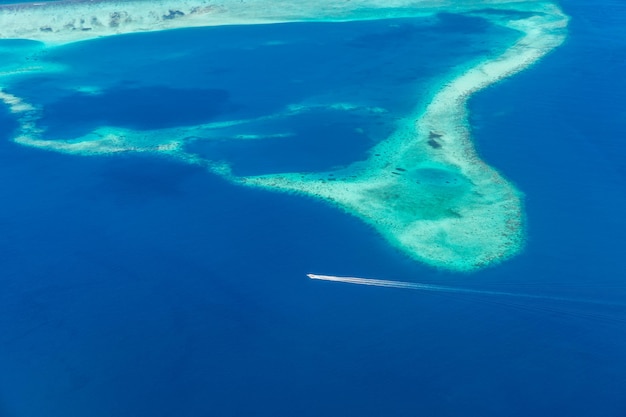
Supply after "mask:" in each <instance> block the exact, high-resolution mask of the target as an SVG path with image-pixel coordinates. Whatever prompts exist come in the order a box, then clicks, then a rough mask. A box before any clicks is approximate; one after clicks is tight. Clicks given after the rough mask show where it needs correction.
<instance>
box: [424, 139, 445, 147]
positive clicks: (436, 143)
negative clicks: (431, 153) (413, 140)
mask: <svg viewBox="0 0 626 417" xmlns="http://www.w3.org/2000/svg"><path fill="white" fill-rule="evenodd" d="M426 143H428V144H429V145H430V147H431V148H434V149H439V148H441V144H440V143H439V142H437V141H436V140H434V139H428V142H426Z"/></svg>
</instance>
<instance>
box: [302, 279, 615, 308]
mask: <svg viewBox="0 0 626 417" xmlns="http://www.w3.org/2000/svg"><path fill="white" fill-rule="evenodd" d="M306 275H307V277H309V278H310V279H314V280H319V281H331V282H343V283H346V284H356V285H368V286H372V287H386V288H400V289H407V290H418V291H430V292H445V293H453V294H474V295H494V296H504V297H515V298H529V299H535V300H551V301H565V302H570V303H582V304H595V305H604V306H615V307H626V304H623V303H614V302H610V301H599V300H588V299H583V298H570V297H559V296H552V295H538V294H527V293H517V292H508V291H491V290H475V289H471V288H461V287H448V286H445V285H434V284H420V283H418V282H403V281H390V280H385V279H372V278H357V277H338V276H335V275H318V274H306Z"/></svg>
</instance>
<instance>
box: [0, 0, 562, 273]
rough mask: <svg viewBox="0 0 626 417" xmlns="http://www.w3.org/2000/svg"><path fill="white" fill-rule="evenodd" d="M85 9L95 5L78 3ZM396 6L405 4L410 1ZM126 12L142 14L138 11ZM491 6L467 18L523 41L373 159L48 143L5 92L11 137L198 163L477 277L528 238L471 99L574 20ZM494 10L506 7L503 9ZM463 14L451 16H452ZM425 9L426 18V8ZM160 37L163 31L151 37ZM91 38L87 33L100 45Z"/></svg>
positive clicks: (438, 91)
mask: <svg viewBox="0 0 626 417" xmlns="http://www.w3.org/2000/svg"><path fill="white" fill-rule="evenodd" d="M169 1H170V0H167V1H166V0H161V1H159V5H161V6H162V5H163V4H169ZM407 1H408V0H407ZM202 2H203V1H202V0H200V1H187V2H185V1H183V2H179V3H185V4H189V3H194V4H198V3H202ZM325 2H326V0H324V1H321V2H320V3H325ZM79 3H80V4H86V3H91V2H89V1H80V2H78V3H76V4H79ZM253 3H254V2H253ZM357 3H358V2H353V3H352V4H351V7H352V9H351V10H352V11H353V12H354V10H355V9H358V7H355V6H354V5H355V4H357ZM371 3H376V1H375V0H369V1H368V0H366V1H363V2H361V3H358V4H361V5H362V4H371ZM396 3H403V0H398V1H396ZM431 3H432V2H431ZM440 3H441V2H440ZM64 4H65V5H67V2H64ZM98 4H104V3H100V2H98ZM106 4H118V3H117V2H112V3H106ZM128 4H131V5H135V6H137V3H136V2H129V3H128ZM485 4H489V5H491V3H481V6H482V9H481V7H476V8H475V9H476V10H474V12H467V13H469V14H470V15H476V16H480V17H483V18H485V19H487V20H489V21H490V22H492V23H493V24H496V25H500V26H503V27H506V28H508V29H512V30H516V31H518V32H520V33H521V34H522V36H521V38H520V39H519V40H518V41H517V42H516V43H515V44H514V45H512V46H509V47H506V48H504V49H503V51H502V52H501V53H499V54H498V55H497V56H491V57H489V58H487V59H484V60H482V61H480V62H478V63H476V64H474V65H471V66H468V67H467V68H464V69H463V71H461V72H460V73H459V74H452V76H451V77H450V79H449V81H448V82H445V83H443V84H442V85H438V86H436V88H434V90H433V93H432V96H431V99H430V100H427V102H428V103H429V104H427V105H426V106H425V108H424V109H420V110H419V111H417V110H416V113H414V114H413V115H411V116H410V117H408V118H407V119H406V120H405V122H404V123H403V124H402V125H400V126H399V127H398V129H397V131H396V132H395V133H394V134H392V136H391V137H389V138H387V139H384V140H383V141H381V142H380V143H379V144H377V145H376V146H374V148H373V149H372V150H371V151H370V157H369V158H368V159H367V160H365V161H358V162H355V163H353V164H351V165H349V166H348V167H346V168H343V169H340V170H337V171H332V172H321V173H286V174H274V175H261V176H254V177H237V176H234V175H233V174H232V173H231V172H230V168H229V167H228V165H226V164H224V163H216V162H214V161H208V160H204V159H201V158H199V157H198V156H196V155H193V154H189V153H186V152H185V151H184V145H185V143H186V141H188V140H189V136H190V132H196V133H197V132H200V133H202V132H203V129H204V131H205V132H208V131H210V126H208V125H198V126H194V127H186V128H175V129H169V130H161V131H158V130H157V131H150V132H148V133H147V132H133V131H130V130H127V129H126V130H124V129H119V128H115V127H106V126H103V127H101V128H99V129H97V130H96V131H94V132H92V133H90V134H88V135H86V136H83V137H81V138H74V139H69V140H54V141H50V140H43V139H41V137H40V136H41V133H42V131H41V130H40V129H39V128H38V127H37V125H36V123H37V120H38V118H39V112H40V110H39V109H37V108H35V107H33V106H31V105H30V104H28V103H25V102H23V101H22V100H21V99H20V98H19V97H16V96H13V95H11V94H8V93H5V92H3V91H2V89H1V88H0V100H2V101H4V102H5V103H6V104H7V105H8V106H9V108H10V109H11V110H12V112H13V113H14V114H16V116H17V119H18V122H19V124H20V128H19V133H18V134H17V136H16V137H15V138H14V141H15V142H16V143H20V144H22V145H25V146H31V147H37V148H41V149H47V150H54V151H57V152H64V153H71V154H78V155H104V154H115V153H119V152H149V153H153V154H160V155H166V156H170V157H174V158H177V159H180V160H183V161H185V162H187V163H191V164H199V165H202V166H205V167H206V168H207V169H209V170H210V171H212V172H213V173H215V174H218V175H220V176H222V177H224V178H226V179H228V180H229V181H231V182H233V183H235V184H240V185H246V186H252V187H257V188H264V189H268V190H273V191H283V192H285V191H286V192H292V193H296V194H300V195H309V196H312V197H315V198H319V199H322V200H325V201H327V202H329V203H331V204H332V205H334V206H335V207H337V208H340V209H341V210H343V211H344V212H347V213H349V214H351V215H354V216H356V217H358V218H360V219H361V220H363V221H364V222H365V223H367V224H369V225H370V226H372V227H374V228H375V229H376V230H377V231H378V233H380V234H381V235H382V236H383V237H384V238H385V239H386V240H387V241H388V242H389V243H390V244H391V245H393V246H394V247H396V248H398V249H400V250H402V251H403V252H404V253H406V254H407V255H408V256H409V257H411V258H413V259H415V260H418V261H420V262H423V263H426V264H429V265H431V266H434V267H437V268H444V269H448V270H454V271H472V270H476V269H480V268H483V267H486V266H489V265H493V264H497V263H499V262H502V261H503V260H505V259H508V258H510V257H511V256H513V255H515V254H517V253H519V252H520V251H521V249H522V247H523V245H524V240H525V233H524V224H523V223H524V213H523V204H522V199H521V193H520V192H519V191H518V190H517V189H515V187H514V186H513V185H511V184H510V183H509V182H507V180H506V179H505V178H504V177H503V176H502V175H500V173H499V172H498V171H497V170H495V169H493V168H491V167H490V166H488V165H487V164H486V163H485V162H483V161H482V160H481V159H480V158H479V156H478V155H477V153H476V151H475V149H474V146H473V143H472V141H471V132H470V127H469V125H468V120H467V119H468V112H467V101H468V99H469V98H470V97H471V96H472V95H473V94H474V93H476V92H478V91H480V90H482V89H484V88H486V87H488V86H491V85H493V84H495V83H497V82H498V81H500V80H501V79H504V78H507V77H509V76H511V75H514V74H516V73H518V72H520V71H523V70H524V69H526V68H528V67H530V66H532V65H533V64H535V63H536V62H537V61H539V60H540V59H541V58H542V57H544V56H545V55H546V54H548V53H549V52H550V51H552V50H553V49H555V48H556V47H558V46H559V45H560V44H561V43H562V42H563V41H564V40H565V38H566V26H567V21H568V18H567V16H565V15H564V14H563V13H562V12H561V10H560V9H559V8H558V7H557V6H556V5H554V4H552V3H545V2H539V3H538V2H513V3H507V4H506V10H511V9H512V10H513V11H519V12H522V13H529V15H526V16H525V17H523V18H522V17H520V18H517V19H515V18H511V16H508V15H506V13H502V14H501V15H500V14H499V13H498V12H497V10H498V9H492V8H490V9H489V10H490V11H489V12H487V11H485V10H484V7H485ZM248 5H249V4H248ZM495 5H496V6H497V5H500V6H502V5H501V4H500V3H496V4H495ZM444 9H445V8H444ZM458 9H459V7H455V8H454V10H455V11H456V10H458ZM39 10H41V9H39ZM419 10H420V11H419V13H424V10H425V9H419ZM481 10H482V12H481ZM493 10H496V12H493ZM440 11H441V10H440ZM444 11H446V10H444ZM231 12H232V11H231ZM345 12H346V10H345V9H341V11H340V12H339V11H337V10H335V11H333V13H334V14H335V15H337V16H338V15H341V14H342V13H343V16H344V17H346V16H347V14H346V13H345ZM393 13H398V11H395V10H394V11H393ZM402 13H404V14H406V13H416V11H415V10H413V9H412V10H411V11H402V12H401V13H400V14H402ZM304 14H306V13H304ZM318 15H319V11H318ZM380 16H384V17H387V16H388V13H387V12H385V13H379V17H378V18H384V17H380ZM318 17H319V16H318ZM209 20H210V19H209ZM311 20H314V19H311ZM292 21H309V19H308V18H299V20H298V19H296V20H292ZM1 22H2V9H1V8H0V23H1ZM180 22H182V19H181V20H180V21H179V22H178V23H180ZM178 23H177V24H178ZM256 23H259V21H256V22H252V20H251V21H249V22H248V23H247V24H256ZM222 24H230V23H228V22H227V23H222ZM199 26H200V25H199ZM205 26H206V25H205ZM185 27H189V26H185ZM132 28H133V26H128V27H127V29H132ZM163 29H164V28H161V27H160V26H159V27H157V28H156V29H152V30H163ZM139 31H143V30H139ZM70 33H74V32H72V31H70ZM108 34H109V35H112V34H115V33H108ZM74 35H75V33H74ZM92 35H93V33H90V34H89V36H91V37H92V38H93V37H94V36H92ZM2 36H3V34H2V33H0V37H2ZM81 36H82V35H81ZM98 36H99V35H98ZM52 38H53V39H54V40H55V41H54V42H50V44H55V42H56V41H58V40H59V39H60V38H59V37H58V36H56V35H55V36H52ZM81 39H82V38H80V39H75V40H73V41H71V42H74V41H77V40H81ZM1 80H2V78H1V77H0V81H1ZM237 123H246V121H237ZM394 166H395V167H402V168H400V171H398V172H395V173H393V172H392V174H394V175H390V170H391V169H390V167H394ZM329 175H332V176H333V180H332V181H330V180H327V179H328V176H329Z"/></svg>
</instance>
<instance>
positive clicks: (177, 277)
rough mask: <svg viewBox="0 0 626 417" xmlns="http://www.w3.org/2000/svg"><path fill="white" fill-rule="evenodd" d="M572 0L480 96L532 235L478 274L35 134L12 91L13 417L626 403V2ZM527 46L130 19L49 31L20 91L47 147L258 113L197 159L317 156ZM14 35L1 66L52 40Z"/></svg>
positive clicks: (315, 159)
mask: <svg viewBox="0 0 626 417" xmlns="http://www.w3.org/2000/svg"><path fill="white" fill-rule="evenodd" d="M561 7H562V8H563V10H564V12H565V13H566V14H568V15H569V16H571V18H572V19H571V22H570V26H569V35H568V38H567V40H566V42H565V43H564V44H563V45H562V46H561V47H559V48H558V49H556V50H555V51H553V52H551V53H550V54H549V55H548V56H547V57H545V58H543V59H542V60H541V61H539V62H537V63H536V64H534V65H533V66H532V67H531V68H528V69H526V70H524V71H523V72H521V73H519V74H516V75H514V76H512V77H509V78H506V79H504V80H502V81H500V82H499V83H497V84H495V85H493V86H490V87H488V88H487V89H485V90H483V91H480V92H478V93H477V94H476V95H475V96H473V97H472V98H471V99H470V101H469V115H470V127H471V129H472V132H473V139H474V141H475V145H476V147H477V150H478V153H479V155H480V156H481V157H482V158H483V160H485V161H486V162H487V163H488V164H489V165H491V166H493V167H495V168H496V169H497V170H498V171H499V172H500V173H501V174H502V175H503V176H504V177H505V178H506V179H507V180H509V181H511V182H512V183H513V184H515V186H516V187H517V188H518V189H519V190H521V192H522V193H523V202H524V208H525V222H526V235H527V237H526V243H525V247H524V249H523V250H522V252H521V253H520V254H518V255H517V256H515V257H512V258H511V259H509V260H506V261H505V262H503V263H502V264H499V265H495V266H490V267H487V268H485V269H482V270H478V271H475V272H466V273H459V272H451V271H446V270H444V269H440V268H433V267H430V266H428V265H426V264H423V263H419V262H416V261H415V260H413V259H411V258H409V257H408V256H407V255H406V254H405V253H403V252H402V251H400V250H398V249H396V248H394V247H392V246H391V245H389V243H388V242H387V241H386V240H384V239H383V238H382V237H381V236H380V235H379V234H378V233H377V231H376V230H375V229H374V228H372V227H370V226H368V225H366V224H365V223H363V222H362V221H361V220H360V219H358V218H357V217H355V216H352V215H350V214H348V213H344V212H342V211H340V210H337V208H335V207H332V206H331V205H330V204H327V203H326V202H324V201H321V200H318V199H314V198H311V197H307V196H300V195H295V194H287V193H280V192H271V191H267V190H262V189H256V188H246V187H242V186H241V185H238V184H233V183H232V182H229V181H227V180H226V179H224V178H222V177H220V176H217V175H215V174H213V173H211V172H208V171H207V169H206V168H205V167H203V166H199V165H194V164H188V163H185V162H182V161H180V160H177V159H176V158H171V157H168V156H158V155H153V154H137V153H132V152H123V153H119V154H116V155H96V156H93V155H90V156H82V155H73V154H64V153H56V152H52V151H48V150H45V149H37V148H33V147H25V146H22V145H20V144H18V143H14V142H13V141H12V140H11V139H12V137H13V132H14V131H15V129H17V127H18V121H17V120H16V117H15V115H14V114H12V113H11V112H10V109H9V108H8V107H7V106H0V135H1V139H2V140H0V161H1V163H0V196H2V204H1V205H0V225H1V227H2V229H1V230H2V231H3V233H2V234H0V288H1V291H0V416H2V417H4V416H6V417H35V416H37V417H42V416H45V417H57V416H58V417H61V416H63V417H67V416H90V417H100V416H102V417H104V416H112V415H115V416H120V417H126V416H151V417H166V416H176V417H188V416H189V417H191V416H194V417H209V416H211V417H213V416H301V417H306V416H311V417H312V416H320V415H326V416H353V415H360V416H364V417H366V416H393V417H399V416H415V415H420V416H438V417H443V416H460V415H463V416H481V417H487V416H494V417H495V416H503V415H505V416H511V417H514V416H527V415H534V416H554V415H567V416H576V417H583V416H585V417H586V416H593V417H622V416H625V415H626V395H624V393H625V392H626V332H625V331H624V329H625V328H626V285H625V284H624V278H625V276H626V256H624V245H623V236H624V234H625V233H626V218H625V217H624V216H623V213H624V212H626V186H625V185H626V163H625V162H624V161H626V144H624V143H623V141H622V139H623V138H624V137H625V136H626V108H625V106H624V103H625V102H626V80H624V77H623V73H624V71H626V36H625V35H626V33H625V31H626V29H625V28H626V7H625V6H623V5H622V4H620V3H619V2H616V1H612V0H602V1H600V2H596V3H594V4H588V3H587V2H582V1H580V0H563V1H562V2H561ZM516 38H517V35H516V34H515V33H513V32H512V31H506V30H503V29H498V28H496V27H494V26H493V25H490V24H488V22H487V21H486V20H484V19H481V18H477V17H469V16H461V15H456V14H451V13H442V14H439V15H435V16H429V17H419V18H399V19H385V20H373V21H360V22H334V23H330V22H306V23H286V24H276V25H260V26H249V25H242V26H225V27H212V28H193V29H178V30H172V31H162V32H154V33H143V34H127V35H119V36H114V37H107V38H102V39H95V40H90V41H82V42H77V43H73V44H68V45H65V46H59V47H55V48H52V49H50V50H49V51H48V50H43V51H42V52H41V53H39V54H37V55H36V56H37V59H38V60H39V61H38V62H39V63H44V64H45V63H52V64H55V65H60V66H62V67H63V68H71V71H69V70H66V71H49V72H44V73H42V74H39V75H24V76H21V77H17V78H14V79H11V83H10V85H8V86H6V90H7V91H10V93H11V94H15V95H17V96H19V97H23V98H25V99H27V100H28V101H29V102H30V103H33V104H34V105H36V106H39V107H40V108H41V109H42V110H41V120H40V121H39V122H40V123H41V124H42V126H45V127H46V128H47V130H46V132H45V136H46V139H50V140H52V141H55V140H60V139H61V138H64V137H68V136H69V137H76V136H80V135H84V134H86V133H88V132H90V131H91V130H93V129H95V128H97V127H98V126H102V125H107V126H110V125H114V126H119V127H123V128H127V129H134V130H136V131H140V132H141V131H148V130H151V129H167V128H172V127H177V126H186V125H192V124H197V123H220V122H225V121H229V120H243V119H245V120H254V121H253V122H251V123H247V124H245V125H243V127H242V126H234V127H233V126H228V127H224V128H220V129H218V130H217V132H218V133H217V134H216V136H215V137H214V138H212V139H211V140H207V141H195V142H193V143H191V144H189V145H188V150H189V151H190V152H194V153H196V154H198V155H201V156H202V157H206V158H208V159H215V160H228V161H229V162H230V163H231V164H232V168H233V171H234V172H235V173H236V174H238V175H257V174H265V173H275V172H290V171H298V172H299V171H302V172H311V171H325V170H329V169H331V168H333V167H336V166H342V165H346V164H348V163H350V162H352V161H355V160H359V159H362V158H364V157H365V156H366V155H367V152H368V150H369V149H370V148H371V147H372V146H374V145H375V144H376V143H379V142H380V141H381V140H383V139H384V138H385V137H386V136H388V135H389V134H390V132H392V131H393V130H394V127H395V126H396V123H397V121H398V120H401V119H402V118H403V117H406V116H407V115H409V114H412V112H413V111H414V109H415V108H420V106H424V105H425V104H426V103H425V102H423V101H420V100H424V99H426V98H428V94H429V92H430V91H431V89H432V88H433V85H437V83H440V82H442V80H445V76H446V74H447V72H448V71H450V69H451V68H461V67H462V66H463V65H467V63H468V62H473V61H475V60H479V59H481V58H483V57H484V55H485V54H489V53H493V51H494V50H498V49H499V48H502V44H503V43H505V41H508V42H511V41H514V40H515V39H516ZM0 47H4V48H5V52H3V53H4V54H5V55H6V56H5V61H6V62H9V61H10V60H11V59H14V55H11V53H9V52H6V50H7V49H13V50H14V51H17V54H19V53H20V51H21V50H22V49H28V48H39V47H40V46H38V44H36V43H34V42H32V41H19V42H18V41H10V40H1V41H0ZM337 103H339V104H349V105H354V106H355V107H354V108H350V110H346V107H337V106H335V107H333V106H332V105H334V104H337ZM293 104H298V105H301V106H304V107H306V108H307V109H308V110H307V111H305V112H292V113H290V112H285V109H286V108H290V107H289V106H290V105H293ZM378 109H384V111H379V110H378ZM276 115H278V116H276ZM237 135H249V136H250V139H243V140H242V139H241V138H240V137H238V136H237ZM254 135H257V136H259V137H256V136H254ZM272 135H273V136H272ZM253 136H254V137H253ZM307 273H317V274H334V275H339V276H355V277H366V278H377V279H385V280H397V281H403V282H418V283H428V284H435V285H445V286H449V287H455V288H457V287H458V288H471V289H476V290H485V291H500V292H511V293H522V294H534V295H540V296H546V297H554V298H552V299H551V298H543V299H542V298H539V299H533V298H524V297H509V296H496V295H489V294H478V293H474V294H464V293H455V292H428V291H417V290H415V291H413V290H405V289H398V288H379V287H366V286H358V285H349V284H343V283H334V282H323V281H313V280H309V279H308V278H307V277H306V274H307ZM576 300H583V301H582V302H581V301H576ZM585 300H586V301H589V302H586V301H585Z"/></svg>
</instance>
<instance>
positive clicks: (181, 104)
mask: <svg viewBox="0 0 626 417" xmlns="http://www.w3.org/2000/svg"><path fill="white" fill-rule="evenodd" d="M234 108H235V106H234V105H233V104H232V103H231V102H230V97H229V93H228V92H227V91H225V90H218V89H204V90H202V89H198V90H192V89H175V88H169V87H160V86H159V87H149V88H139V87H131V88H126V87H119V88H115V89H111V90H108V91H105V92H104V93H103V94H87V93H73V94H71V95H67V96H65V97H63V98H61V99H60V100H58V101H56V102H54V103H51V104H49V105H47V106H45V107H44V109H43V117H42V121H41V124H42V126H47V127H48V134H49V135H50V136H52V137H54V136H55V135H59V134H68V130H67V129H68V126H74V129H73V131H72V132H71V133H72V134H77V132H76V130H80V131H81V132H82V133H87V132H89V131H90V130H92V129H94V128H96V127H98V126H102V125H109V126H120V127H126V128H131V129H137V130H147V129H163V128H168V127H176V126H185V125H194V124H199V123H206V122H208V121H211V120H213V119H214V118H215V117H217V116H219V115H222V114H225V113H228V112H230V111H232V110H234ZM77 122H78V125H77Z"/></svg>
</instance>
